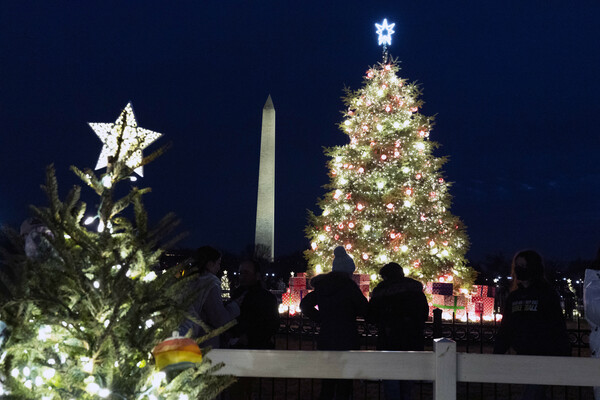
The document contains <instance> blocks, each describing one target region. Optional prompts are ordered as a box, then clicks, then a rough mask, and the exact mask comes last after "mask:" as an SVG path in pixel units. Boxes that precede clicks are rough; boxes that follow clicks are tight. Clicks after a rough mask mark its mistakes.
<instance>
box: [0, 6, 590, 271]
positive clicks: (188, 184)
mask: <svg viewBox="0 0 600 400" xmlns="http://www.w3.org/2000/svg"><path fill="white" fill-rule="evenodd" d="M401 3H402V4H401ZM524 3H526V4H524ZM467 4H468V6H467ZM383 18H387V19H388V21H389V22H394V23H395V24H396V26H395V30H396V34H395V35H394V36H393V39H392V46H391V47H390V53H391V54H392V56H394V57H397V58H398V59H399V60H400V62H401V64H400V65H401V68H402V70H401V72H400V75H401V77H403V78H407V79H409V80H410V81H417V82H418V83H420V84H421V85H422V88H423V92H424V94H423V97H422V99H423V100H424V101H425V103H426V104H425V106H424V108H423V109H422V110H421V112H422V113H424V114H425V115H436V121H437V122H436V126H435V128H434V129H433V131H432V133H431V138H432V139H433V140H435V141H437V142H439V143H440V144H441V145H442V146H441V148H440V149H438V150H437V151H436V153H435V154H436V155H438V156H442V155H447V156H449V157H450V161H449V162H448V163H447V164H446V166H445V167H444V171H445V175H446V177H447V179H448V180H449V181H451V182H454V185H453V187H452V188H451V190H450V193H451V194H452V195H453V196H454V205H453V207H452V210H451V211H452V213H453V214H455V215H458V216H460V217H461V218H462V219H463V221H464V222H465V224H466V225H467V232H468V234H469V236H470V239H471V250H470V252H469V253H468V254H467V255H468V257H470V258H471V259H474V260H476V259H481V258H482V257H483V256H485V255H486V254H490V253H496V252H503V253H504V254H506V255H512V254H513V253H514V252H515V251H516V250H519V249H521V248H525V247H533V248H535V249H538V250H539V251H540V252H541V253H542V254H543V255H544V256H546V257H550V258H554V259H559V260H568V259H574V258H577V257H582V258H590V259H591V258H593V257H594V255H595V252H596V249H597V247H598V245H599V244H600V209H599V207H598V205H599V201H598V198H599V196H600V185H599V181H600V163H599V158H598V151H599V150H600V134H599V129H598V127H599V126H600V79H598V75H597V74H598V72H600V52H599V51H598V43H600V24H599V23H598V19H599V18H600V3H599V2H591V1H589V2H588V1H578V2H559V1H548V0H545V1H529V0H528V1H522V0H521V1H510V2H458V1H404V2H385V3H383V2H365V1H355V0H351V1H343V2H338V1H299V2H289V1H219V2H206V1H176V2H175V1H161V2H159V1H149V0H144V1H80V2H67V1H52V2H50V1H22V0H5V1H2V2H1V3H0V123H1V125H0V171H1V172H0V224H10V225H14V226H18V225H19V224H20V223H21V221H23V220H24V219H25V218H26V216H27V215H28V214H27V213H28V205H29V204H36V205H46V204H47V202H46V200H45V198H44V195H43V194H42V192H41V190H40V188H39V186H40V184H42V183H43V181H44V168H45V166H46V165H48V164H50V163H54V164H55V166H56V169H57V174H58V178H59V184H60V186H61V192H62V193H66V191H67V190H68V188H69V187H70V186H71V185H73V184H75V183H78V180H77V178H76V177H75V176H74V175H73V174H72V173H71V172H70V171H69V166H70V165H76V166H78V167H80V168H85V167H92V168H93V167H94V166H95V165H96V161H97V158H98V155H99V154H100V150H101V147H102V144H101V142H100V140H99V139H98V137H97V136H96V135H95V133H94V132H93V131H92V130H91V129H90V128H89V127H88V125H87V122H114V121H115V119H116V118H117V116H118V115H119V113H120V112H121V110H122V109H123V108H124V107H125V105H126V104H127V102H128V101H131V102H132V103H133V106H134V109H135V113H136V117H137V121H138V124H139V125H140V126H141V127H143V128H147V129H150V130H154V131H158V132H161V133H163V134H164V136H163V137H162V138H161V139H159V140H158V141H157V142H155V143H154V144H153V145H152V146H150V148H148V149H147V150H146V151H145V154H149V153H150V152H151V151H152V150H154V149H157V148H158V147H159V145H164V144H167V143H172V148H171V149H170V150H169V151H168V152H167V153H166V154H165V155H164V156H163V157H161V158H160V159H158V160H157V161H155V162H154V163H152V164H150V165H148V166H146V167H145V178H143V179H142V180H140V181H138V182H140V183H139V184H140V185H145V186H150V187H152V189H153V192H152V193H151V194H149V195H148V196H146V205H147V207H148V211H149V213H150V215H151V217H152V218H154V219H157V218H159V217H160V216H162V215H164V214H165V213H167V212H169V211H173V212H175V213H176V214H177V215H178V216H179V217H180V218H181V219H182V225H181V230H182V231H188V232H189V237H188V238H187V239H186V240H185V241H184V242H183V243H182V246H189V247H197V246H200V245H204V244H212V245H214V246H216V247H218V248H220V249H222V250H228V251H231V252H240V251H242V250H243V249H244V248H245V247H246V246H247V245H248V244H250V243H252V242H253V239H254V222H255V210H256V190H257V184H258V163H259V148H260V128H261V116H262V107H263V105H264V103H265V101H266V99H267V96H268V95H269V94H271V96H272V98H273V102H274V104H275V109H276V112H277V139H276V140H277V160H276V164H277V172H276V174H277V175H276V176H277V178H276V185H277V193H276V200H275V201H276V232H275V241H276V242H275V253H276V256H277V255H284V254H288V253H291V252H294V251H297V250H303V249H305V248H307V247H308V242H307V240H306V239H305V238H304V233H303V229H304V225H305V222H306V215H307V209H312V210H316V209H317V207H316V201H317V198H318V197H320V196H322V195H323V194H324V189H323V188H322V186H323V185H324V184H326V183H327V182H328V177H327V170H326V168H325V162H326V157H325V156H324V155H323V151H322V147H323V146H333V145H341V144H345V143H347V141H348V137H347V136H346V135H345V134H343V133H342V132H341V131H340V130H339V129H338V128H337V123H339V122H340V121H341V118H342V115H341V113H340V111H341V110H342V109H343V103H342V101H341V96H342V95H343V88H344V87H346V86H347V87H350V88H352V89H358V88H359V87H360V86H361V85H362V79H363V75H364V73H365V71H366V70H367V69H368V67H369V66H370V65H373V64H376V63H377V62H379V61H380V60H381V48H380V47H379V46H377V37H376V34H375V27H374V23H375V22H381V21H382V19H383ZM86 196H87V197H86V200H88V201H89V203H90V206H91V207H92V206H94V204H95V203H94V201H95V197H94V196H91V195H86Z"/></svg>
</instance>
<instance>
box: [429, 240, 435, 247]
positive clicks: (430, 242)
mask: <svg viewBox="0 0 600 400" xmlns="http://www.w3.org/2000/svg"><path fill="white" fill-rule="evenodd" d="M429 246H430V247H433V246H435V242H434V241H433V239H431V240H430V241H429Z"/></svg>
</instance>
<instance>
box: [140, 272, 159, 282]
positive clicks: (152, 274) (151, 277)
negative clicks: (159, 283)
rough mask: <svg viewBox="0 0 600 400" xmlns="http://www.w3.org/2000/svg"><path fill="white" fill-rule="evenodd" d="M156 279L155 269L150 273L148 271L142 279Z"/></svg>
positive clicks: (149, 280) (150, 280) (147, 280)
mask: <svg viewBox="0 0 600 400" xmlns="http://www.w3.org/2000/svg"><path fill="white" fill-rule="evenodd" d="M155 279H156V273H155V272H154V271H150V272H149V273H147V274H146V275H145V276H144V277H143V278H142V281H144V282H152V281H153V280H155Z"/></svg>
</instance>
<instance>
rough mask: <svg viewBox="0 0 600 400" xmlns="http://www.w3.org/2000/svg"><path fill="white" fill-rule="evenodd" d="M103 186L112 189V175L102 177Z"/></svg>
mask: <svg viewBox="0 0 600 400" xmlns="http://www.w3.org/2000/svg"><path fill="white" fill-rule="evenodd" d="M96 169H98V168H96ZM102 186H104V187H105V188H107V189H110V188H111V187H112V178H111V176H110V174H106V175H104V176H103V177H102Z"/></svg>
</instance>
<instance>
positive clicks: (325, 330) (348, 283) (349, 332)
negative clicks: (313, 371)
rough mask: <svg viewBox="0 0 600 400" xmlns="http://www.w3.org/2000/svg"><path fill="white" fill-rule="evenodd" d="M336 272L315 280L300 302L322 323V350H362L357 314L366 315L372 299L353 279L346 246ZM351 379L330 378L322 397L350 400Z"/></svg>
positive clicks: (337, 259)
mask: <svg viewBox="0 0 600 400" xmlns="http://www.w3.org/2000/svg"><path fill="white" fill-rule="evenodd" d="M334 256H335V257H334V259H333V265H332V271H331V272H330V273H328V274H323V275H317V276H315V277H314V278H313V279H312V280H311V282H310V283H311V285H312V287H313V288H314V291H312V292H310V293H309V294H307V295H306V296H305V297H304V298H303V299H302V301H301V302H300V309H301V310H302V312H303V313H304V314H305V315H306V316H307V317H308V318H310V319H311V320H313V321H315V322H317V323H319V324H320V326H321V330H320V333H319V336H318V337H317V349H318V350H358V349H359V348H360V341H359V336H358V327H357V324H356V317H358V316H364V315H365V314H366V312H367V306H368V302H367V299H366V298H365V296H363V294H362V292H361V291H360V289H359V288H358V285H357V284H356V283H355V282H354V281H353V280H352V273H353V272H354V269H355V266H354V261H352V258H351V257H350V256H349V255H348V254H346V251H345V250H344V248H343V247H342V246H338V247H336V249H335V250H334ZM351 392H352V381H351V380H328V379H325V380H323V381H322V383H321V393H320V395H319V399H320V400H326V399H344V400H346V399H349V398H350V394H351Z"/></svg>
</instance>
